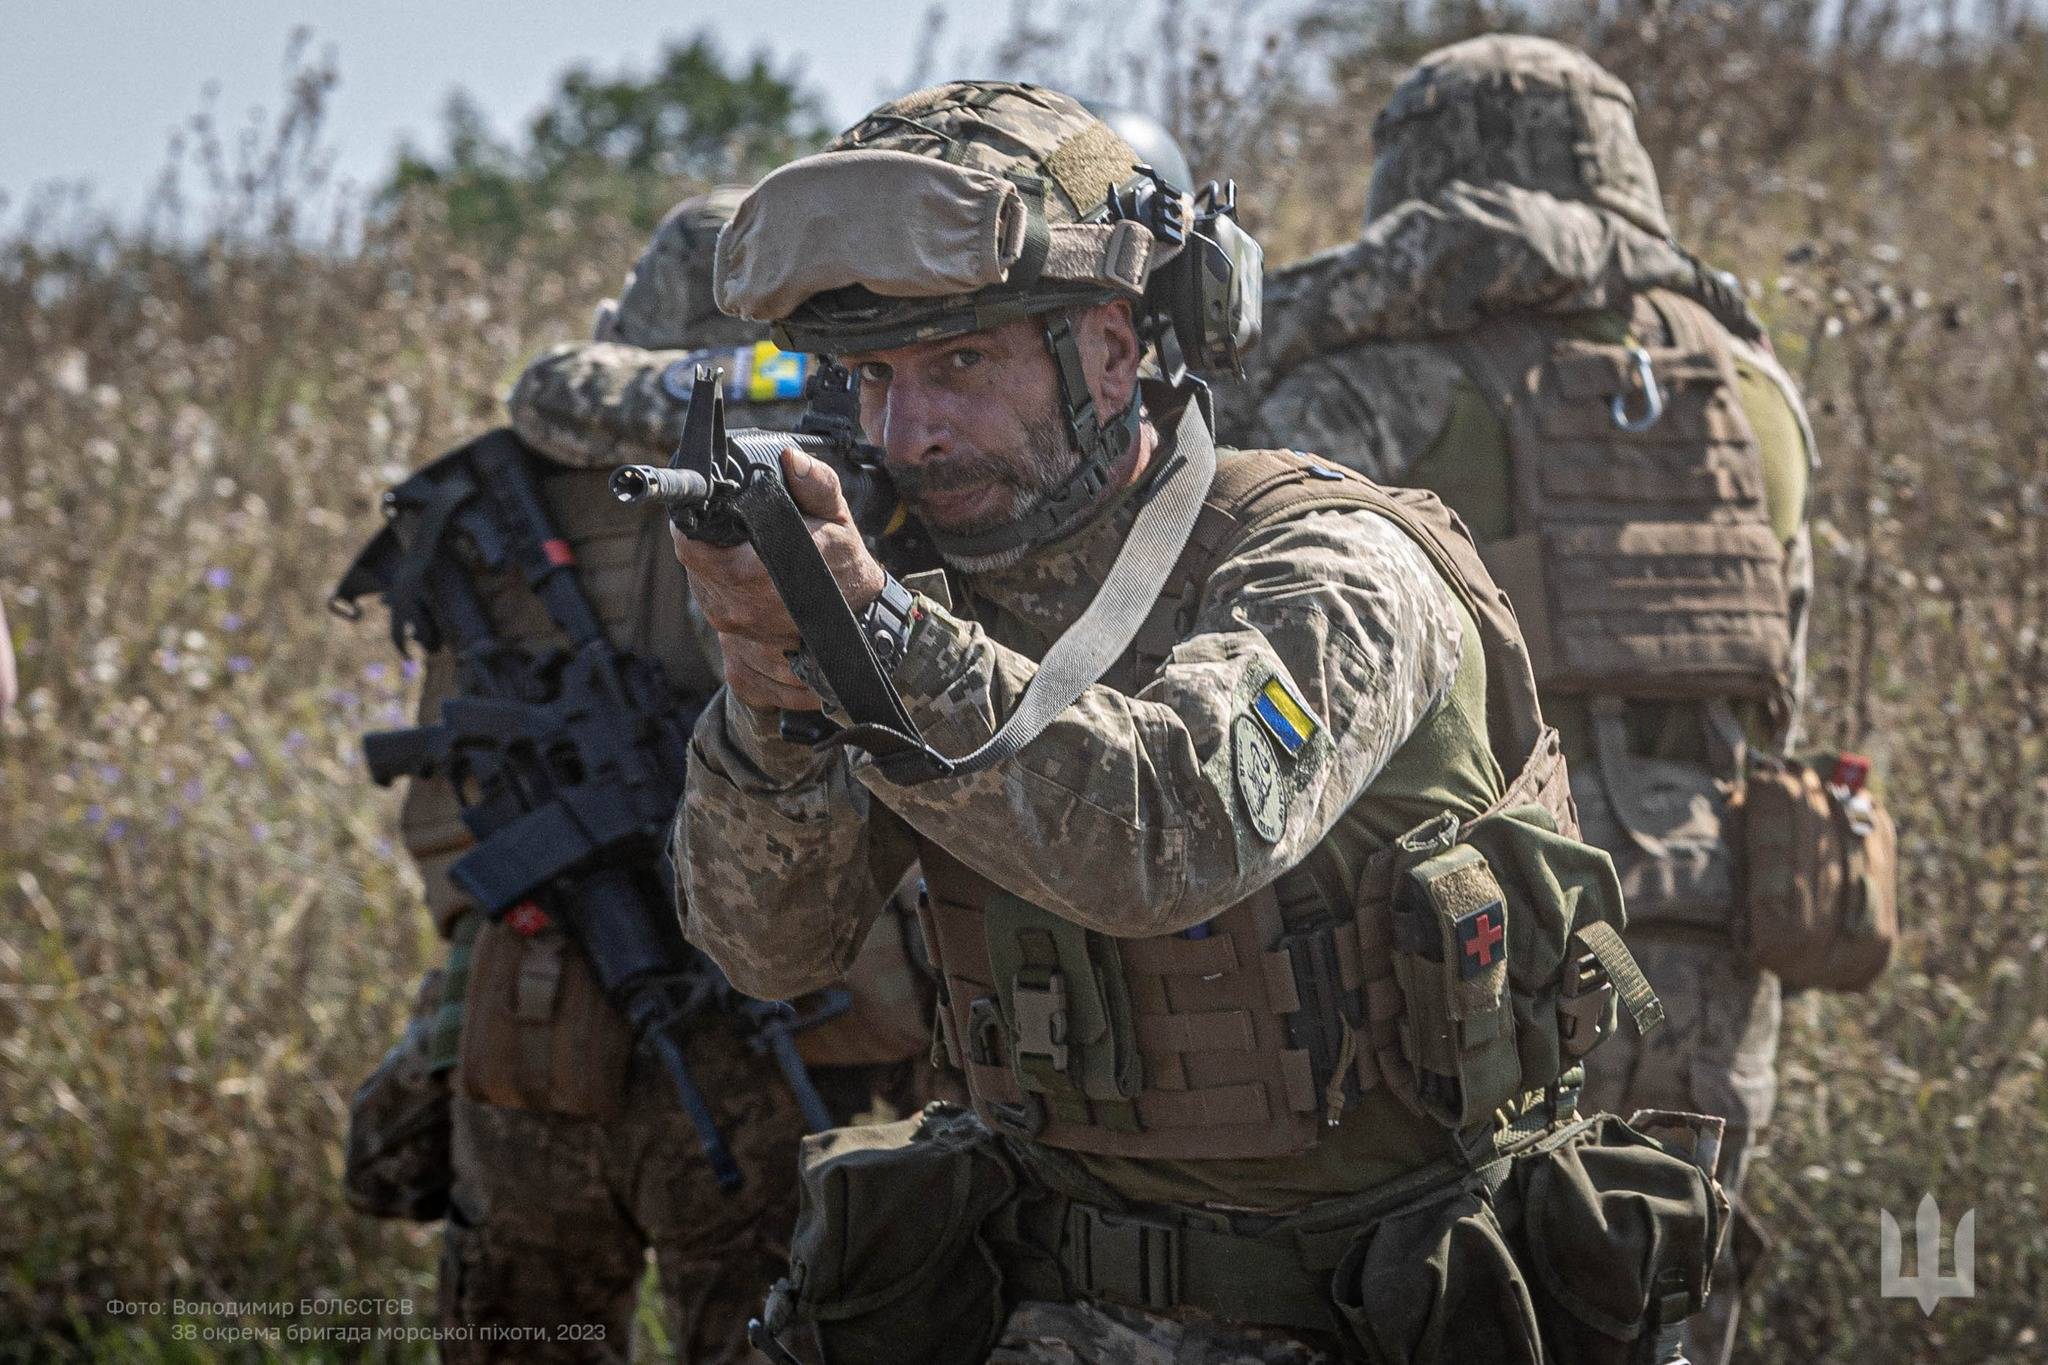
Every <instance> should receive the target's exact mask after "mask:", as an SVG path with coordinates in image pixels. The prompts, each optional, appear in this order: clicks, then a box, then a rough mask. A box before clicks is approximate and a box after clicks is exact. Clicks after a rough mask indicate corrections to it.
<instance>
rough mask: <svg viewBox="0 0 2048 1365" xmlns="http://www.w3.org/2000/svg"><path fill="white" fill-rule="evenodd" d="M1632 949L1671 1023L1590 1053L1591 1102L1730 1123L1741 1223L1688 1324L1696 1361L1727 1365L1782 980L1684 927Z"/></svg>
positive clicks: (1628, 1034)
mask: <svg viewBox="0 0 2048 1365" xmlns="http://www.w3.org/2000/svg"><path fill="white" fill-rule="evenodd" d="M1629 948H1630V949H1631V950H1632V951H1633V952H1634V953H1635V955H1636V961H1637V962H1639V963H1640V964H1641V965H1642V968H1643V974H1644V975H1645V976H1647V977H1649V979H1650V985H1651V986H1652V987H1654V988H1655V989H1656V992H1657V995H1658V997H1659V998H1660V999H1661V1000H1662V1001H1663V1002H1664V1018H1665V1022H1664V1026H1663V1027H1662V1028H1659V1029H1657V1030H1655V1031H1654V1032H1652V1033H1651V1035H1650V1036H1649V1037H1648V1038H1647V1039H1645V1038H1640V1037H1638V1036H1637V1035H1636V1033H1635V1031H1634V1030H1633V1029H1631V1028H1629V1027H1627V1026H1626V1025H1624V1026H1623V1028H1622V1029H1621V1031H1620V1032H1619V1033H1618V1034H1617V1035H1616V1036H1615V1037H1613V1038H1611V1039H1609V1040H1608V1041H1607V1042H1605V1043H1603V1044H1602V1045H1601V1046H1599V1047H1597V1048H1595V1049H1594V1050H1593V1052H1592V1054H1591V1055H1590V1056H1589V1057H1587V1059H1586V1089H1585V1093H1584V1096H1583V1104H1584V1107H1585V1108H1587V1109H1604V1110H1607V1111H1609V1112H1612V1113H1616V1114H1620V1115H1622V1116H1623V1117H1624V1118H1626V1117H1627V1116H1628V1115H1629V1114H1630V1113H1632V1112H1633V1111H1635V1110H1637V1109H1682V1110H1690V1111H1692V1112H1694V1113H1700V1114H1717V1115H1719V1116H1720V1117H1721V1118H1723V1119H1725V1120H1726V1121H1727V1124H1728V1128H1727V1132H1726V1133H1725V1135H1724V1136H1723V1138H1722V1142H1721V1159H1720V1164H1719V1166H1718V1168H1717V1170H1716V1172H1715V1174H1716V1175H1717V1177H1718V1178H1719V1179H1720V1182H1721V1188H1722V1189H1724V1190H1725V1191H1727V1194H1728V1198H1729V1201H1730V1202H1731V1203H1732V1204H1733V1205H1734V1206H1735V1226H1734V1227H1733V1228H1731V1230H1730V1233H1729V1236H1728V1237H1726V1238H1725V1239H1724V1240H1723V1241H1722V1244H1721V1258H1720V1260H1719V1261H1717V1262H1716V1263H1715V1265H1714V1292H1713V1295H1712V1296H1711V1297H1710V1298H1709V1299H1708V1301H1707V1306H1706V1308H1705V1309H1703V1310H1702V1311H1701V1312H1700V1313H1699V1314H1698V1315H1697V1316H1695V1317H1694V1318H1693V1319H1692V1321H1691V1322H1689V1323H1688V1324H1686V1333H1685V1348H1686V1356H1687V1358H1688V1359H1690V1360H1691V1361H1693V1362H1694V1365H1723V1363H1724V1362H1725V1361H1727V1360H1728V1358H1729V1353H1730V1351H1731V1350H1732V1349H1733V1346H1734V1342H1735V1332H1736V1328H1737V1326H1738V1318H1739V1316H1740V1311H1741V1307H1742V1289H1743V1280H1744V1278H1745V1276H1746V1273H1747V1272H1748V1270H1749V1269H1750V1267H1751V1264H1752V1262H1753V1260H1754V1258H1753V1257H1752V1256H1750V1255H1749V1254H1748V1248H1751V1247H1754V1246H1756V1245H1758V1244H1759V1243H1760V1241H1761V1234H1760V1233H1758V1232H1756V1231H1755V1230H1754V1229H1755V1223H1754V1220H1753V1219H1751V1218H1750V1216H1749V1214H1748V1212H1747V1210H1746V1208H1745V1207H1744V1205H1743V1202H1742V1183H1743V1179H1744V1177H1745V1176H1747V1174H1748V1173H1749V1163H1750V1158H1751V1156H1752V1154H1753V1152H1754V1149H1755V1144H1756V1141H1757V1139H1758V1137H1759V1136H1760V1135H1761V1133H1762V1131H1763V1129H1764V1126H1765V1125H1766V1124H1768V1123H1769V1122H1770V1117H1771V1106H1772V1104H1773V1103H1774V1102H1775V1100H1776V1098H1777V1072H1776V1066H1777V1056H1778V1027H1779V1021H1780V1013H1781V1004H1780V999H1779V991H1778V978H1777V977H1775V976H1773V975H1771V974H1770V973H1768V972H1758V971H1756V970H1754V969H1752V968H1750V967H1749V966H1747V965H1746V964H1744V963H1743V962H1742V961H1741V960H1740V958H1738V957H1737V955H1736V953H1735V950H1734V948H1733V946H1732V945H1731V944H1730V943H1729V942H1728V941H1727V940H1726V939H1723V938H1718V937H1708V936H1704V935H1701V936H1693V935H1685V934H1683V933H1682V931H1671V932H1664V933H1656V934H1651V933H1638V934H1631V935H1629Z"/></svg>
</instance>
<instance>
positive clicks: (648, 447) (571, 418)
mask: <svg viewBox="0 0 2048 1365" xmlns="http://www.w3.org/2000/svg"><path fill="white" fill-rule="evenodd" d="M686 354H687V352H683V351H644V350H642V349H640V348H639V347H638V346H627V345H624V344H623V343H620V342H612V341H570V342H564V343H563V344H561V345H559V346H552V347H550V348H548V349H547V350H546V351H543V352H542V353H541V354H540V355H539V356H538V357H536V358H535V359H534V361H533V363H532V364H530V365H528V366H527V367H526V369H525V370H524V371H523V372H522V373H521V374H520V376H519V379H518V380H517V382H515V383H514V384H513V386H512V392H511V394H510V395H509V396H508V397H507V398H506V400H505V405H506V407H507V408H508V409H510V411H511V414H512V429H513V430H514V431H517V432H518V433H519V435H520V436H521V437H522V438H524V439H525V441H526V442H527V444H529V445H531V446H533V447H534V448H535V449H536V450H539V451H541V452H542V453H544V454H546V455H549V456H552V457H553V458H555V459H557V460H560V461H561V462H562V463H563V464H566V465H570V466H572V467H575V468H578V469H601V468H604V467H606V466H609V465H615V464H667V463H668V458H669V455H670V454H671V453H672V452H673V451H674V450H675V448H676V442H677V441H678V440H680V439H681V437H682V434H683V418H684V417H685V416H686V415H687V414H688V412H689V407H690V405H689V403H688V402H687V401H684V400H681V399H678V398H676V397H675V396H674V395H672V394H670V393H669V392H668V391H667V390H666V389H664V388H663V387H662V374H663V372H664V371H665V370H667V368H668V367H669V366H670V365H671V364H673V363H674V362H675V361H677V360H679V359H681V358H682V357H683V356H684V355H686Z"/></svg>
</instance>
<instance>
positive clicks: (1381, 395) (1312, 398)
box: [1230, 342, 1465, 483]
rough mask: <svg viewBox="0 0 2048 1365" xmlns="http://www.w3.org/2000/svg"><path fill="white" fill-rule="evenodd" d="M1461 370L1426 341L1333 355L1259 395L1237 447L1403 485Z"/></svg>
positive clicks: (1439, 424)
mask: <svg viewBox="0 0 2048 1365" xmlns="http://www.w3.org/2000/svg"><path fill="white" fill-rule="evenodd" d="M1464 377H1465V371H1464V368H1463V367H1462V366H1461V365H1459V363H1458V360H1457V357H1456V356H1455V355H1454V354H1453V353H1452V352H1451V351H1450V350H1449V349H1448V348H1447V347H1444V346H1441V345H1437V344H1434V343H1430V342H1374V343H1368V344H1365V345H1361V346H1349V347H1345V348H1343V349H1341V350H1337V351H1333V352H1331V353H1330V354H1328V355H1325V356H1321V357H1319V358H1317V359H1315V360H1312V361H1309V362H1308V363H1306V364H1303V365H1300V366H1298V367H1296V368H1295V369H1294V370H1292V371H1290V372H1289V373H1288V375H1287V377H1286V378H1284V379H1282V380H1280V381H1279V382H1278V383H1277V384H1275V385H1274V386H1273V387H1272V388H1271V389H1270V390H1269V391H1267V392H1265V393H1264V394H1262V395H1261V396H1260V398H1259V401H1258V404H1257V407H1256V409H1255V413H1254V418H1253V425H1252V427H1251V429H1250V430H1249V431H1247V432H1246V433H1245V434H1244V435H1243V436H1242V437H1240V436H1238V435H1237V434H1235V433H1233V434H1232V436H1231V437H1230V439H1232V440H1238V441H1241V442H1242V444H1245V445H1248V446H1251V445H1262V446H1290V447H1292V448H1294V449H1296V450H1313V451H1314V452H1315V453H1316V454H1318V455H1320V456H1322V457H1324V458H1325V459H1330V460H1335V461H1336V462H1337V463H1339V464H1342V465H1344V466H1346V467H1347V468H1350V469H1354V470H1356V471H1358V472H1359V473H1361V474H1363V475H1365V476H1366V477H1367V478H1369V479H1372V480H1375V481H1376V482H1379V483H1405V482H1407V481H1408V476H1409V471H1410V470H1411V469H1412V468H1413V467H1414V465H1415V462H1416V461H1417V460H1419V459H1421V458H1422V456H1423V454H1424V453H1425V452H1426V451H1428V450H1429V448H1430V447H1431V446H1432V445H1434V444H1435V443H1436V439H1437V437H1438V436H1439V435H1441V434H1442V433H1443V430H1444V424H1445V423H1446V422H1447V421H1448V420H1449V418H1450V415H1451V400H1452V397H1453V396H1454V394H1455V393H1456V391H1457V387H1458V384H1459V383H1460V382H1461V381H1462V380H1463V379H1464Z"/></svg>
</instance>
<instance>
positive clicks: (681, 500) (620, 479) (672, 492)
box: [611, 464, 711, 507]
mask: <svg viewBox="0 0 2048 1365" xmlns="http://www.w3.org/2000/svg"><path fill="white" fill-rule="evenodd" d="M611 488H612V496H613V497H615V498H617V499H618V500H619V501H620V502H623V503H636V502H646V501H647V500H648V499H649V498H659V499H660V500H661V501H663V502H665V503H667V504H668V505H669V506H670V507H675V506H677V505H679V504H680V505H683V506H694V505H698V504H702V503H704V502H706V501H708V500H709V499H710V497H711V483H710V481H709V480H708V479H706V478H705V477H704V476H703V475H702V474H699V473H697V472H696V471H695V470H693V469H663V468H661V467H660V466H658V465H651V464H629V465H621V466H620V467H619V468H617V469H615V470H613V471H612V483H611Z"/></svg>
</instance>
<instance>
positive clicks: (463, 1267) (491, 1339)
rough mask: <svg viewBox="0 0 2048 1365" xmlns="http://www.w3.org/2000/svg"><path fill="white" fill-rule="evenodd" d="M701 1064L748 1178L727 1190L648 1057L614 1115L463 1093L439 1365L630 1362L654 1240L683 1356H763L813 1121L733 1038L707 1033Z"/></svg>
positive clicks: (719, 1031)
mask: <svg viewBox="0 0 2048 1365" xmlns="http://www.w3.org/2000/svg"><path fill="white" fill-rule="evenodd" d="M689 1060H690V1066H691V1068H692V1072H693V1075H694V1077H695V1079H696V1082H697V1084H698V1086H699V1088H700V1089H702V1091H703V1092H704V1095H705V1097H706V1099H707V1100H709V1101H710V1104H711V1107H712V1109H713V1111H714V1112H715V1113H716V1115H717V1117H718V1125H719V1131H720V1132H721V1133H722V1134H723V1135H724V1137H725V1141H726V1143H727V1145H728V1146H729V1147H730V1148H731V1150H732V1155H733V1159H734V1161H736V1162H737V1163H738V1165H739V1167H740V1170H741V1173H742V1174H743V1176H744V1177H745V1183H744V1184H743V1185H742V1186H741V1188H740V1189H739V1190H737V1191H735V1192H733V1193H731V1194H728V1193H725V1192H724V1191H722V1190H720V1189H719V1188H718V1185H717V1182H716V1181H715V1180H714V1179H713V1177H712V1174H711V1169H710V1166H709V1163H708V1162H707V1161H706V1160H705V1157H704V1154H703V1152H702V1150H701V1149H700V1148H699V1146H698V1141H697V1132H696V1129H695V1128H693V1127H692V1126H691V1124H690V1121H689V1119H688V1118H687V1117H685V1116H684V1114H683V1111H682V1106H681V1103H680V1102H679V1101H678V1099H677V1098H676V1094H675V1090H674V1088H673V1086H672V1085H671V1084H670V1082H669V1080H668V1076H667V1073H666V1072H664V1071H663V1070H662V1069H661V1067H660V1066H659V1065H658V1064H657V1063H656V1062H655V1061H654V1060H653V1059H652V1058H651V1057H648V1056H646V1055H644V1054H643V1055H641V1056H638V1057H636V1058H635V1059H634V1068H633V1074H632V1077H631V1080H630V1082H629V1084H628V1090H627V1099H626V1108H625V1112H624V1113H623V1114H622V1115H621V1116H620V1117H619V1118H617V1119H615V1120H611V1121H606V1122H596V1121H591V1120H586V1119H573V1118H565V1117H562V1116H559V1115H552V1114H543V1113H535V1112H530V1111H526V1110H518V1109H507V1108H501V1107H498V1106H495V1105H486V1104H480V1103H476V1102H474V1101H471V1100H466V1099H463V1098H461V1097H460V1096H458V1097H457V1098H456V1100H455V1102H454V1114H453V1120H454V1136H453V1160H454V1168H455V1186H454V1190H453V1193H452V1196H451V1203H450V1208H449V1212H448V1216H447V1221H446V1240H445V1242H444V1245H443V1251H442V1259H441V1292H440V1300H441V1301H440V1324H441V1327H442V1330H443V1333H444V1342H443V1346H442V1354H443V1358H444V1359H446V1360H450V1361H462V1362H469V1361H500V1360H506V1361H511V1360H516V1361H521V1362H525V1361H541V1362H550V1361H574V1362H584V1361H607V1362H609V1361H623V1360H627V1359H629V1358H630V1357H631V1354H632V1340H633V1331H634V1314H635V1309H636V1306H637V1303H638V1299H639V1291H640V1283H641V1280H642V1278H643V1276H644V1275H645V1273H646V1256H647V1251H648V1249H649V1248H652V1249H653V1252H654V1260H655V1267H656V1273H657V1275H658V1277H659V1280H660V1284H661V1291H662V1299H663V1310H664V1311H663V1318H664V1324H663V1327H664V1331H665V1332H666V1333H667V1335H668V1339H669V1344H670V1347H671V1349H672V1350H673V1351H674V1353H675V1355H676V1357H677V1358H678V1359H681V1360H685V1361H738V1360H745V1359H749V1358H751V1352H750V1350H749V1348H748V1347H747V1346H746V1322H747V1319H748V1317H750V1316H752V1315H753V1314H755V1313H758V1312H759V1311H760V1306H761V1300H762V1296H763V1294H764V1292H765V1290H766V1287H767V1286H768V1285H769V1284H770V1283H771V1282H772V1281H773V1280H774V1279H775V1277H776V1276H777V1275H779V1274H781V1273H783V1271H784V1270H785V1268H786V1265H787V1256H788V1245H787V1238H788V1233H789V1228H790V1226H791V1224H792V1223H793V1222H794V1221H795V1217H796V1199H797V1189H796V1157H797V1143H798V1140H799V1138H800V1137H801V1134H802V1123H801V1120H800V1119H799V1118H798V1116H797V1112H796V1106H795V1102H794V1100H793V1099H792V1097H791V1096H790V1094H789V1090H788V1087H787V1086H786V1085H785V1084H784V1083H783V1081H782V1079H781V1077H780V1076H779V1075H777V1074H776V1072H775V1070H774V1068H773V1066H772V1065H770V1064H768V1063H767V1062H765V1061H764V1060H763V1059H762V1058H761V1057H759V1056H757V1055H756V1054H755V1053H754V1052H753V1051H752V1050H751V1049H750V1048H749V1047H748V1046H747V1044H746V1043H745V1041H744V1040H742V1039H741V1038H739V1037H737V1036H736V1035H734V1034H733V1033H732V1032H730V1031H728V1030H726V1029H723V1028H717V1027H712V1028H707V1029H705V1030H703V1031H702V1032H701V1033H700V1034H698V1035H697V1037H695V1038H694V1039H693V1040H692V1042H691V1045H690V1048H689ZM529 1334H538V1340H526V1339H520V1338H524V1337H526V1336H527V1335H529Z"/></svg>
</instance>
